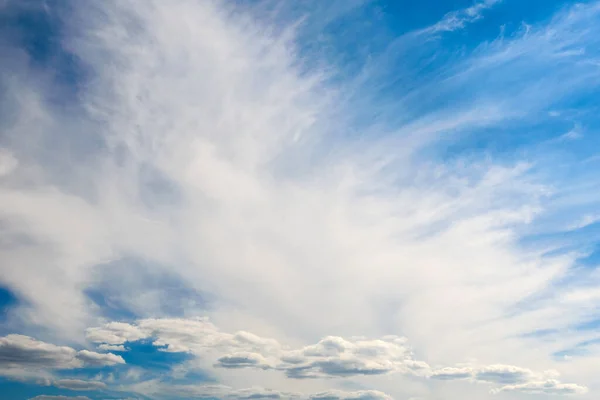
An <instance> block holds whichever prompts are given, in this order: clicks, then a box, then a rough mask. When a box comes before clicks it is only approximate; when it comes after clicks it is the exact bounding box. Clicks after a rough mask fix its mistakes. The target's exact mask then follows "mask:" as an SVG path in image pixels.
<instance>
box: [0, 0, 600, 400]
mask: <svg viewBox="0 0 600 400" xmlns="http://www.w3.org/2000/svg"><path fill="white" fill-rule="evenodd" d="M497 3H498V2H497V1H484V2H479V3H473V5H471V6H469V7H468V8H465V9H462V10H458V11H455V12H451V13H449V14H446V16H445V17H443V18H442V19H441V20H440V21H439V22H438V23H436V24H433V25H430V26H429V27H426V28H423V29H424V30H423V29H416V30H415V31H413V33H418V32H430V33H435V35H436V37H437V39H436V40H429V38H427V37H425V36H427V35H423V34H418V35H417V34H404V35H403V36H402V37H401V38H399V39H397V40H393V39H391V43H390V45H389V46H381V47H383V48H386V49H387V50H385V51H383V54H372V59H371V61H369V62H367V61H365V62H364V63H365V68H363V69H361V71H362V72H361V73H357V74H356V76H351V77H348V76H347V75H345V74H346V73H347V72H346V71H344V73H341V72H340V73H339V75H337V73H338V72H339V71H337V68H339V67H338V65H336V64H333V65H327V63H326V61H324V60H329V58H328V57H327V55H329V52H330V51H337V52H340V53H344V54H345V55H348V56H349V55H352V54H355V53H353V52H355V51H357V50H355V49H353V48H346V47H343V48H336V43H337V42H336V41H335V40H333V39H332V41H330V42H327V41H325V40H323V41H321V42H318V43H320V45H323V46H325V47H323V49H326V50H323V52H326V53H327V54H326V55H325V56H324V57H323V58H319V57H318V55H319V49H316V50H315V49H311V51H307V50H306V47H307V43H302V42H300V40H301V39H300V38H302V37H303V36H302V34H303V32H304V31H303V30H312V31H311V32H310V35H314V34H315V32H320V31H321V30H323V29H324V27H327V26H330V25H331V24H334V23H335V22H336V21H337V22H339V21H344V20H345V19H344V18H346V17H347V15H348V13H353V12H354V13H357V12H360V10H362V8H361V7H363V6H364V7H366V5H353V6H352V7H351V10H348V9H346V8H344V7H341V9H337V8H336V7H333V8H332V9H330V10H329V11H330V12H328V13H327V14H328V15H327V16H326V17H323V18H319V15H314V16H312V18H308V19H305V22H304V24H302V23H299V24H293V25H291V24H288V22H289V20H290V19H289V18H292V19H293V17H294V15H301V14H303V13H305V11H306V10H305V9H302V10H294V9H291V10H287V9H286V14H285V17H286V18H285V23H282V22H281V20H279V19H278V18H279V17H280V16H281V14H278V13H277V12H274V13H269V14H261V15H257V14H256V13H257V12H258V11H257V10H261V8H260V7H255V6H246V5H245V4H244V3H243V2H241V3H239V4H237V3H236V4H233V3H223V2H195V1H176V2H172V3H170V4H169V5H166V4H164V3H163V2H159V1H150V2H141V1H123V2H111V1H109V2H104V3H101V4H100V3H98V4H94V5H86V7H82V6H81V5H79V3H75V2H72V3H71V4H70V5H71V6H70V7H68V8H67V9H55V8H50V9H47V10H44V11H43V12H44V13H50V14H51V15H52V16H53V18H56V19H57V20H60V21H62V22H61V24H62V25H61V29H60V30H61V32H63V33H62V36H60V37H58V38H57V41H56V43H59V44H60V46H59V50H56V51H60V55H62V56H65V54H66V55H68V56H69V57H66V56H65V57H66V59H67V60H70V61H68V62H67V61H65V59H64V57H63V58H61V57H58V56H57V57H55V58H52V57H50V58H48V59H45V61H44V62H45V63H44V62H42V61H43V60H32V59H35V57H36V54H29V55H27V53H25V54H23V52H22V51H20V49H19V42H18V40H17V39H14V43H11V42H9V45H7V46H4V47H2V52H4V53H5V54H7V55H10V57H3V58H2V59H3V60H11V61H10V62H8V61H6V62H4V61H3V65H2V69H1V70H0V79H1V80H2V81H1V82H2V86H3V88H5V89H6V90H4V91H3V94H2V103H0V104H2V105H3V107H2V109H1V111H0V117H1V119H0V120H1V121H2V122H1V123H0V127H1V129H2V136H1V141H0V148H1V151H0V219H1V224H0V229H1V231H0V233H1V236H0V239H1V240H2V241H1V246H0V257H1V259H2V261H1V263H0V283H1V284H2V285H3V286H6V287H7V288H8V289H9V290H10V291H11V293H14V294H15V296H16V297H18V298H19V300H20V301H19V303H18V305H17V308H16V311H17V312H15V313H14V314H11V319H10V321H9V323H10V324H9V326H10V327H11V328H13V327H14V329H15V330H19V331H23V332H24V333H27V332H32V333H31V336H32V337H33V336H36V335H35V334H34V333H36V332H39V331H43V332H45V337H49V338H50V337H54V338H55V339H58V340H56V341H54V342H56V343H71V344H72V343H79V344H80V345H81V347H79V348H83V347H84V344H85V340H86V339H87V340H89V341H90V342H94V343H97V344H99V347H98V349H99V350H102V351H108V352H111V351H115V352H126V351H129V352H130V353H129V354H127V357H133V359H134V360H135V349H133V348H131V347H130V345H131V344H132V343H135V342H139V341H144V340H146V341H148V340H150V341H152V343H153V344H154V347H156V346H158V347H157V348H158V349H159V350H156V349H154V350H156V351H157V352H159V353H161V354H166V353H169V354H174V353H180V352H184V353H190V354H192V355H196V356H202V357H195V358H194V359H192V360H186V361H185V362H182V363H181V365H179V367H178V368H180V369H179V370H177V368H175V367H172V366H170V365H169V366H168V368H167V370H168V371H169V372H168V373H167V374H173V375H176V374H177V373H180V374H182V376H184V378H185V377H187V378H185V379H188V380H193V379H192V378H189V377H188V375H189V374H191V373H192V372H194V373H197V374H199V371H203V372H206V373H207V374H208V373H210V378H211V379H213V380H216V381H218V382H219V383H223V384H226V385H227V388H228V389H226V390H225V389H224V390H225V391H224V392H219V393H229V394H227V396H233V397H231V398H243V397H239V396H252V395H257V396H259V395H264V396H269V395H271V396H282V398H287V397H286V396H291V394H294V395H296V394H297V395H298V396H304V398H311V397H307V396H321V397H312V398H345V399H353V398H356V399H362V398H386V397H385V396H390V397H393V398H404V397H418V398H427V397H428V396H429V397H431V396H433V397H434V398H435V397H436V396H437V397H444V398H448V397H452V396H454V395H457V393H461V394H462V395H463V396H464V398H476V399H482V398H486V396H489V395H490V393H489V391H490V389H491V390H492V391H494V392H498V395H499V396H502V393H505V392H506V393H508V392H512V393H522V394H524V393H530V394H532V393H542V394H580V395H582V396H588V397H589V396H592V395H593V394H589V395H587V394H586V390H587V388H588V387H589V389H590V393H593V389H594V388H595V386H594V385H595V383H594V377H593V376H592V375H591V373H590V372H589V371H591V369H590V368H589V367H588V366H589V364H588V363H591V362H592V361H594V360H596V359H595V358H594V357H593V356H591V358H590V357H588V358H581V359H578V358H575V359H573V360H571V361H569V362H564V360H562V361H560V360H557V359H556V358H555V357H553V354H556V353H557V352H560V351H564V349H567V348H572V347H573V346H576V345H577V344H578V343H585V342H586V341H589V340H590V339H591V337H592V336H593V335H594V333H593V331H587V332H586V331H582V330H578V329H573V327H574V326H577V325H578V324H581V322H582V321H589V320H593V319H594V317H595V316H596V311H595V310H596V307H595V305H597V304H596V303H597V302H598V301H600V299H599V298H597V296H595V295H594V294H593V293H594V291H595V290H596V289H597V287H598V284H599V281H598V276H597V273H595V272H594V271H593V268H587V269H582V268H579V260H580V257H581V254H586V252H589V251H590V246H591V245H592V244H593V241H594V240H595V239H594V238H595V236H594V234H593V232H592V234H588V235H586V239H585V240H583V239H582V238H581V237H578V236H574V237H572V236H569V237H567V236H568V235H566V234H565V233H564V232H563V231H561V230H560V229H563V230H564V227H571V228H570V230H571V231H573V232H574V233H575V234H577V233H581V229H584V228H586V226H587V227H588V228H589V225H590V223H589V222H590V221H591V220H589V221H588V223H586V224H583V225H582V224H581V223H579V224H577V223H576V222H578V221H585V220H586V219H585V217H586V216H590V215H591V216H593V215H596V214H597V208H598V205H599V204H598V202H597V199H596V197H597V196H595V195H594V193H595V191H594V190H595V189H597V187H598V183H599V182H598V180H597V177H595V176H593V174H590V173H589V170H590V168H589V164H586V166H585V167H584V166H583V164H581V163H580V160H582V159H589V157H592V156H593V154H591V153H593V152H594V151H595V150H594V149H595V148H597V147H594V146H593V144H594V142H593V140H594V135H593V134H591V133H590V134H587V132H588V131H589V132H593V131H594V129H596V128H595V117H594V115H597V114H594V112H593V107H592V105H589V99H590V96H592V95H593V93H595V90H596V88H597V84H598V78H599V77H600V75H599V70H598V69H597V65H596V64H595V62H596V61H597V60H596V58H597V57H598V55H599V54H600V50H599V48H598V45H599V42H598V37H600V32H598V31H599V30H600V29H599V28H598V27H599V26H600V25H599V24H598V20H599V19H600V11H599V10H600V8H599V6H598V4H597V3H596V2H589V3H586V4H582V5H577V6H572V7H567V8H565V9H564V10H563V11H559V12H557V13H556V15H555V16H554V18H553V19H551V20H549V21H538V22H536V24H535V25H533V26H531V27H529V28H527V29H524V30H522V31H515V32H512V33H510V32H508V33H507V32H505V35H504V36H503V37H499V38H496V37H494V38H492V39H482V42H481V43H480V44H479V45H474V46H473V47H471V48H469V47H468V46H467V47H465V46H462V45H461V44H460V43H451V42H449V41H448V40H450V39H446V36H445V34H446V33H448V32H452V31H456V30H458V29H468V28H469V24H471V23H473V22H475V21H480V20H481V18H482V17H483V16H484V12H485V11H486V10H488V9H490V8H491V7H494V6H497V5H498V4H497ZM267 8H268V7H267ZM13 9H14V8H13ZM262 10H264V8H262ZM336 10H337V11H336ZM11 12H12V11H11ZM295 12H297V13H298V14H294V13H295ZM290 15H291V16H290ZM519 22H520V21H519ZM449 36H450V35H449ZM6 37H9V36H8V35H7V36H6ZM324 37H326V38H329V37H330V36H327V35H325V36H324ZM372 39H373V40H382V39H381V38H379V37H377V38H372ZM3 40H8V39H3ZM365 40H366V39H365ZM328 46H329V47H328ZM332 48H335V49H336V50H332ZM458 49H460V51H458ZM38 51H39V49H38ZM30 53H31V51H30ZM16 54H21V55H20V56H18V57H17V56H15V55H16ZM378 56H381V57H378ZM27 57H29V59H28V58H27ZM37 57H38V58H41V55H39V54H38V55H37ZM334 58H335V57H334ZM336 59H337V58H336ZM341 59H345V58H344V57H341ZM57 60H59V61H60V60H63V61H61V62H62V64H61V62H58V61H57ZM373 60H375V61H373ZM34 61H35V62H34ZM36 62H37V64H36ZM323 65H327V66H326V67H322V66H323ZM311 66H312V67H311ZM315 66H318V67H315ZM68 68H71V69H69V71H71V74H70V75H69V76H70V77H71V80H69V79H65V78H64V76H63V75H61V74H60V73H59V72H60V71H64V70H65V69H68ZM74 71H75V72H77V73H75V72H74ZM74 77H76V78H74ZM586 100H587V102H586ZM5 104H6V105H10V106H6V107H4V105H5ZM573 107H576V108H578V109H579V112H578V113H570V112H567V111H564V110H568V109H572V108H573ZM556 110H562V111H564V112H559V111H556ZM550 113H552V116H550ZM549 116H550V117H549ZM574 118H575V119H578V120H581V121H576V122H581V124H582V126H586V135H585V136H584V137H582V138H580V139H579V140H577V141H570V142H569V143H568V145H569V146H575V147H572V148H565V149H563V148H562V147H561V148H559V147H557V146H556V144H554V145H553V144H552V143H551V142H550V141H549V140H548V139H549V138H551V137H557V136H558V135H557V131H558V130H560V132H561V134H562V133H564V132H565V131H566V130H565V129H563V126H559V125H561V124H564V125H565V126H567V125H568V126H569V127H572V126H574V122H573V119H574ZM561 146H567V144H565V142H563V143H561ZM574 155H575V156H574ZM558 165H560V167H557V166H558ZM586 171H588V172H586ZM556 227H560V229H558V232H559V233H558V234H556V235H551V234H550V233H549V232H554V233H556V231H557V228H556ZM573 232H572V233H573ZM572 233H571V234H572ZM571 234H569V235H571ZM596 239H598V238H596ZM167 277H168V279H167ZM565 282H567V283H568V284H566V283H565ZM167 301H168V302H169V304H165V303H166V302H167ZM448 308H450V309H451V310H454V311H455V312H448ZM66 310H68V312H66ZM170 314H173V315H170ZM203 315H209V316H210V321H211V322H208V320H206V319H198V318H197V317H198V316H203ZM163 317H164V318H163ZM217 327H218V328H217ZM541 331H546V332H552V333H550V334H548V335H547V336H546V337H542V336H540V335H535V334H532V332H541ZM84 332H85V333H86V335H87V337H84ZM229 332H236V333H229ZM249 332H251V333H249ZM357 335H360V336H361V337H358V338H357ZM400 335H406V337H407V338H408V342H407V343H409V344H410V348H409V347H408V345H407V344H405V342H404V339H401V337H400ZM549 337H551V338H552V340H548V338H549ZM266 338H268V339H266ZM2 340H5V342H6V348H7V349H9V350H10V351H9V350H6V351H8V352H9V353H10V354H9V355H7V356H6V357H9V356H10V357H12V358H11V359H12V360H13V363H14V364H15V368H11V369H12V372H15V371H23V372H17V373H23V374H25V372H24V370H26V369H27V368H29V367H30V366H28V365H25V364H26V361H24V360H32V359H36V360H38V361H37V362H38V363H42V364H41V365H40V366H38V367H36V368H37V369H38V370H40V371H41V370H44V371H50V372H52V371H54V370H55V369H66V370H72V369H73V368H74V367H73V366H74V365H78V366H89V367H90V368H93V367H98V366H111V365H113V366H116V365H121V366H122V367H123V368H129V365H128V364H129V363H128V364H123V362H124V360H125V357H126V355H116V354H109V353H99V352H92V351H91V350H86V349H83V350H75V347H70V346H55V345H50V344H49V342H50V340H49V341H48V342H45V341H44V342H42V341H38V340H35V339H32V338H31V337H26V336H22V335H8V336H5V337H4V338H3V339H2ZM15 346H17V347H19V346H20V347H19V349H20V350H19V351H20V353H19V354H21V356H20V357H21V358H22V361H19V362H17V361H14V360H16V358H15V357H16V356H15V354H14V353H15V351H14V349H15ZM73 346H75V345H73ZM31 348H34V349H33V350H32V349H31ZM34 350H35V351H37V352H40V351H42V350H43V352H42V353H43V354H42V353H40V354H41V355H42V356H40V357H30V355H31V354H34V353H35V351H34ZM7 354H8V353H7ZM23 354H24V355H23ZM35 354H38V353H35ZM203 357H205V358H206V359H205V361H202V360H203ZM44 360H45V361H44ZM42 361H44V362H46V363H45V364H44V363H43V362H42ZM122 361H123V362H122ZM27 362H33V361H27ZM111 363H112V364H111ZM17 364H18V365H17ZM17 367H18V368H17ZM67 367H68V368H67ZM136 367H137V366H136ZM169 368H172V369H169ZM549 370H558V371H560V376H561V381H558V380H557V376H555V375H552V374H546V373H545V372H543V371H549ZM536 371H540V372H536ZM12 372H11V373H12ZM391 374H393V376H394V378H395V379H396V377H397V380H394V381H393V382H392V381H390V380H386V379H385V378H386V377H387V376H388V375H391ZM133 375H135V374H132V376H131V377H130V378H126V379H125V378H122V377H119V376H117V377H116V378H115V377H112V378H110V379H113V380H118V379H124V380H127V379H131V380H138V381H140V380H141V381H143V382H146V386H145V387H146V389H147V390H150V389H148V388H149V387H150V388H152V387H154V386H152V385H154V383H152V384H151V383H148V382H155V383H156V382H158V383H156V384H157V385H158V384H160V388H159V389H160V390H159V389H156V391H155V392H153V393H154V394H153V395H154V396H156V397H157V398H164V397H166V394H165V393H167V392H168V391H169V384H168V383H165V382H162V381H155V380H153V379H150V380H149V379H146V377H143V378H142V377H137V378H136V379H134V378H133ZM11 376H14V374H13V375H11ZM309 377H310V378H312V379H299V378H309ZM87 378H88V377H86V379H81V380H82V381H84V380H85V381H91V380H89V379H87ZM48 379H53V381H57V382H58V380H56V378H55V377H54V376H52V374H49V375H48ZM65 379H66V378H65ZM68 379H78V378H76V377H69V378H68ZM103 379H104V380H105V381H102V382H100V383H98V385H100V386H101V385H102V384H103V383H104V384H106V385H107V386H108V387H109V389H114V388H117V387H118V385H119V384H122V385H123V386H128V387H130V388H131V387H132V385H134V383H131V382H128V383H127V385H125V384H124V383H122V382H121V383H119V382H115V381H112V382H111V381H110V380H109V377H108V375H107V376H104V377H103ZM195 379H199V378H195ZM203 379H208V378H206V377H205V378H203ZM563 380H564V382H576V383H562V381H563ZM442 381H444V382H442ZM473 382H480V383H487V385H473V384H472V383H473ZM63 383H64V382H63ZM138 383H139V382H138ZM250 383H251V384H250ZM350 384H352V385H355V386H356V385H358V386H360V387H361V390H359V391H356V390H354V389H353V390H351V391H346V388H345V387H344V385H350ZM67 385H70V386H71V387H75V386H77V384H76V383H73V382H71V384H67ZM82 385H84V384H82ZM173 385H174V386H173V387H174V388H175V387H176V385H175V384H173ZM190 385H191V386H190ZM252 385H258V386H260V387H265V388H269V389H261V390H263V391H262V392H261V391H259V392H257V393H254V392H244V390H246V389H244V388H247V387H250V386H252ZM63 386H65V385H64V384H63ZM198 386H200V389H197V387H198ZM133 387H134V388H136V390H140V392H141V391H142V390H143V385H141V386H133ZM363 388H364V390H363ZM179 389H180V390H182V392H181V393H184V392H185V391H186V390H188V391H190V390H191V391H194V390H199V391H200V392H202V391H206V390H209V388H207V387H206V385H204V384H203V383H200V384H197V382H190V381H185V382H182V383H181V385H179ZM342 389H343V390H344V391H343V392H342V391H340V392H338V390H342ZM173 390H175V389H173ZM219 390H221V389H219ZM240 391H241V392H240ZM379 391H380V392H379ZM465 391H466V394H464V393H463V392H465ZM150 392H151V391H149V392H148V393H150ZM384 392H385V393H389V395H388V394H386V395H384V394H383V393H384ZM202 393H206V392H202ZM315 393H321V394H319V395H315ZM332 393H333V394H332ZM335 393H337V394H335ZM90 396H91V395H90ZM223 396H225V394H223ZM235 396H238V397H235ZM327 396H329V397H327ZM335 396H337V397H335ZM344 396H345V397H344ZM353 396H354V397H353ZM361 396H362V397H361ZM369 396H371V397H369ZM377 396H379V397H377ZM382 396H384V397H382ZM272 398H273V397H272ZM274 398H277V397H274Z"/></svg>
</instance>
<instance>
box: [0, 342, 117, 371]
mask: <svg viewBox="0 0 600 400" xmlns="http://www.w3.org/2000/svg"><path fill="white" fill-rule="evenodd" d="M0 363H1V364H2V366H3V367H5V368H9V369H19V368H32V369H72V368H81V367H101V366H112V365H116V364H124V363H125V361H124V360H123V358H122V357H120V356H117V355H115V354H111V353H96V352H93V351H89V350H80V351H76V350H75V349H73V348H71V347H67V346H56V345H54V344H51V343H45V342H41V341H39V340H36V339H34V338H31V337H29V336H23V335H8V336H4V337H1V338H0Z"/></svg>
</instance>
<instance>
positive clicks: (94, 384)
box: [53, 379, 106, 390]
mask: <svg viewBox="0 0 600 400" xmlns="http://www.w3.org/2000/svg"><path fill="white" fill-rule="evenodd" d="M53 385H54V386H56V387H58V388H61V389H69V390H101V389H106V384H105V383H104V382H100V381H84V380H81V379H59V380H57V381H55V382H53Z"/></svg>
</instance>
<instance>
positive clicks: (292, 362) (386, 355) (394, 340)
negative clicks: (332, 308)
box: [280, 336, 428, 379]
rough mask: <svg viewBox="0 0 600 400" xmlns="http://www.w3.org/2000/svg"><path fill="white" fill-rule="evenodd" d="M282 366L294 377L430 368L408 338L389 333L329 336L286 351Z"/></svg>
mask: <svg viewBox="0 0 600 400" xmlns="http://www.w3.org/2000/svg"><path fill="white" fill-rule="evenodd" d="M281 359H282V361H283V362H284V363H283V365H282V366H280V368H281V369H283V370H285V373H286V375H287V376H288V377H290V378H297V379H302V378H317V377H333V376H339V377H344V376H355V375H381V374H386V373H390V372H397V371H401V372H404V373H407V372H409V371H412V370H416V371H418V370H419V369H422V370H427V369H428V365H427V364H425V363H423V362H422V363H415V362H414V360H413V359H412V354H411V351H410V350H409V349H408V347H406V339H404V338H401V337H396V336H389V337H385V338H382V339H377V340H369V339H354V340H346V339H344V338H341V337H334V336H330V337H326V338H324V339H322V340H320V341H319V342H318V343H317V344H315V345H311V346H307V347H304V348H302V349H299V350H292V351H287V352H284V353H283V355H282V357H281Z"/></svg>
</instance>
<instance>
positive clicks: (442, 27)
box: [425, 0, 502, 33]
mask: <svg viewBox="0 0 600 400" xmlns="http://www.w3.org/2000/svg"><path fill="white" fill-rule="evenodd" d="M501 1H502V0H482V1H477V2H475V4H473V5H472V6H470V7H467V8H465V9H462V10H458V11H452V12H450V13H448V14H446V15H445V16H444V17H443V18H442V19H441V20H440V21H439V22H437V23H436V24H434V25H432V26H431V27H429V28H427V29H426V30H425V32H427V33H437V32H452V31H455V30H458V29H462V28H464V27H465V26H466V25H467V24H470V23H473V22H475V21H477V20H479V19H481V18H482V14H483V12H484V11H485V10H487V9H489V8H491V7H493V6H495V5H496V4H498V3H500V2H501Z"/></svg>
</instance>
